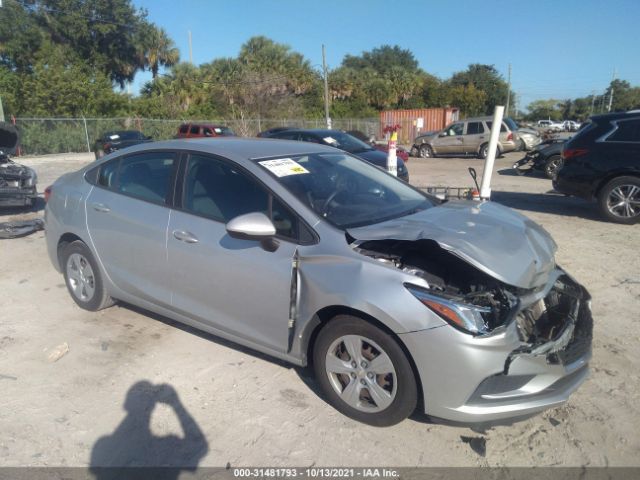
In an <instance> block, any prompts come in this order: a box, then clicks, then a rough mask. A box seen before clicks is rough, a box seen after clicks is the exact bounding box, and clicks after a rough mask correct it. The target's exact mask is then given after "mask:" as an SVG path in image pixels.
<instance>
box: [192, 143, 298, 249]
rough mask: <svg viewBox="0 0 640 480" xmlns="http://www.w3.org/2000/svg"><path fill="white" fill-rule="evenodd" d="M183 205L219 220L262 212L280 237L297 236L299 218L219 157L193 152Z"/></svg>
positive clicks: (252, 180) (197, 212) (199, 213)
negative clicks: (217, 158)
mask: <svg viewBox="0 0 640 480" xmlns="http://www.w3.org/2000/svg"><path fill="white" fill-rule="evenodd" d="M183 208H184V209H185V210H187V211H189V212H192V213H195V214H197V215H201V216H203V217H208V218H211V219H213V220H218V221H220V222H225V223H226V222H228V221H229V220H231V219H233V218H235V217H238V216H240V215H244V214H246V213H253V212H261V213H264V214H265V215H267V216H268V217H269V218H270V219H271V221H272V222H273V224H274V226H275V227H276V233H277V234H278V235H280V236H283V237H287V238H291V239H294V240H297V239H298V218H297V217H296V215H295V214H293V213H292V212H291V210H289V209H288V208H287V207H286V206H284V205H283V204H282V202H280V201H279V200H278V199H277V198H275V197H273V196H272V195H271V194H270V193H269V192H268V191H267V190H266V189H264V188H263V187H262V186H261V185H260V184H259V183H258V182H256V181H255V180H254V179H253V178H251V177H249V176H248V175H246V174H245V173H244V172H242V171H240V170H237V169H235V168H233V167H232V166H230V165H228V164H226V163H224V162H221V161H219V160H216V159H213V158H210V157H206V156H200V155H193V156H192V157H191V158H190V160H189V165H188V166H187V172H186V176H185V185H184V201H183Z"/></svg>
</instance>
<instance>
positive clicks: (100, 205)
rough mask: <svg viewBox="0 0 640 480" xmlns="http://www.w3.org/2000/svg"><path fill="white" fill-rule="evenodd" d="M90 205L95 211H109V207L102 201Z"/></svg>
mask: <svg viewBox="0 0 640 480" xmlns="http://www.w3.org/2000/svg"><path fill="white" fill-rule="evenodd" d="M92 207H93V209H94V210H95V211H96V212H102V213H107V212H110V211H111V209H110V208H109V207H108V206H107V205H105V204H104V203H94V204H93V205H92Z"/></svg>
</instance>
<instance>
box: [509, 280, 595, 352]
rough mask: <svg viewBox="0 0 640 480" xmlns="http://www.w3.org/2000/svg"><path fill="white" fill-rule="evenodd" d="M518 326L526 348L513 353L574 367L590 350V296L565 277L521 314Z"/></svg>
mask: <svg viewBox="0 0 640 480" xmlns="http://www.w3.org/2000/svg"><path fill="white" fill-rule="evenodd" d="M516 325H517V328H518V334H519V335H520V340H522V341H523V342H525V343H526V344H527V346H526V347H522V348H521V349H519V351H517V352H514V353H516V354H517V353H531V354H534V355H547V360H548V361H549V363H554V364H560V363H561V364H569V363H572V362H574V361H576V360H577V359H579V358H580V357H582V356H583V355H585V354H586V353H588V352H589V351H590V349H591V340H592V336H593V319H592V317H591V309H590V306H589V295H588V294H587V292H586V291H585V290H584V289H583V288H582V287H580V286H579V285H577V284H576V283H575V282H573V281H572V280H571V279H569V278H568V277H567V276H566V275H563V276H561V277H560V278H558V280H557V281H556V283H555V284H554V286H553V288H552V289H551V291H550V292H549V293H548V294H547V296H546V297H544V298H542V299H540V300H538V301H537V302H535V303H534V304H533V305H531V306H529V307H527V308H526V309H524V310H522V311H520V312H519V313H518V315H517V318H516Z"/></svg>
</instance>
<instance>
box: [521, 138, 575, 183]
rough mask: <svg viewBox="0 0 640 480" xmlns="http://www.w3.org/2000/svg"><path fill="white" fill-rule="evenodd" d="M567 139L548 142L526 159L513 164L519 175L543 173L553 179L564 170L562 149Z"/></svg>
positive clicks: (537, 147)
mask: <svg viewBox="0 0 640 480" xmlns="http://www.w3.org/2000/svg"><path fill="white" fill-rule="evenodd" d="M565 141H566V139H554V140H547V141H545V142H544V143H541V144H540V145H538V146H536V147H535V148H534V149H533V150H531V151H530V152H528V153H527V154H526V155H525V157H524V158H522V159H520V160H518V161H517V162H516V163H514V164H513V168H515V169H516V172H517V173H519V174H521V175H522V174H525V173H528V172H530V171H534V170H537V171H541V172H543V173H544V174H545V176H546V177H547V178H551V179H553V178H554V177H555V176H556V174H557V173H558V170H560V168H562V147H563V146H564V143H565Z"/></svg>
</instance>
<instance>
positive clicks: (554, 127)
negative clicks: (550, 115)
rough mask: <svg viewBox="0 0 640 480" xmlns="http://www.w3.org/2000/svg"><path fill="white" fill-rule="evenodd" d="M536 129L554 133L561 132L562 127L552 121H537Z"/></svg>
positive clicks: (560, 124)
mask: <svg viewBox="0 0 640 480" xmlns="http://www.w3.org/2000/svg"><path fill="white" fill-rule="evenodd" d="M538 127H539V128H543V129H545V130H551V131H554V132H562V131H563V130H564V125H563V124H562V123H558V122H554V121H552V120H538Z"/></svg>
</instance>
